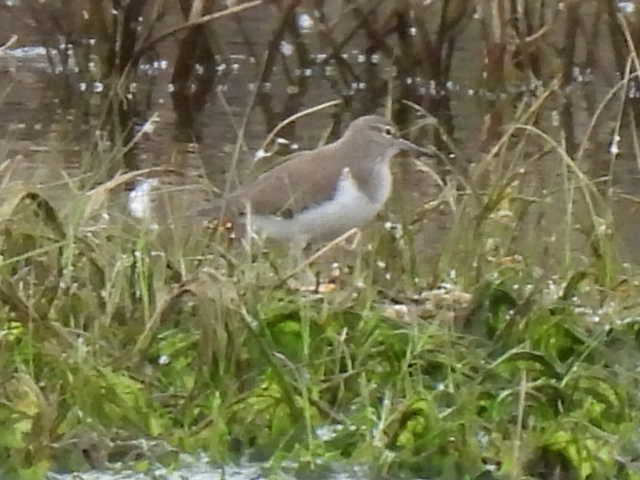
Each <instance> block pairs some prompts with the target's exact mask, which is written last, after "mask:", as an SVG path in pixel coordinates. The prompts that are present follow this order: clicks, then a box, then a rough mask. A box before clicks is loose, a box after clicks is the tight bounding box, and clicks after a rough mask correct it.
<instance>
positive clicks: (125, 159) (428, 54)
mask: <svg viewBox="0 0 640 480" xmlns="http://www.w3.org/2000/svg"><path fill="white" fill-rule="evenodd" d="M241 5H242V2H232V1H228V2H226V3H225V2H215V1H201V2H200V1H194V2H191V1H188V0H182V1H180V2H174V1H161V0H141V1H138V2H119V1H116V0H113V1H107V0H104V1H98V0H85V1H82V0H75V1H71V0H69V1H60V2H53V1H48V0H47V1H44V2H40V1H35V0H34V1H31V0H4V2H0V32H2V33H0V42H2V43H5V42H8V41H9V40H10V39H11V37H12V36H14V35H15V36H16V37H17V39H16V40H15V42H13V43H12V44H11V45H10V46H9V47H7V48H6V49H5V50H4V52H3V53H2V54H0V94H2V95H3V97H2V101H1V102H0V139H3V146H4V150H5V151H6V158H7V159H9V160H12V161H13V160H15V159H18V160H19V162H17V164H18V165H20V166H21V167H23V168H13V169H12V170H11V175H12V178H13V179H27V178H28V179H30V180H34V178H35V179H36V180H37V181H40V182H43V183H46V182H47V181H50V182H53V181H55V179H57V178H59V176H56V175H55V174H53V176H51V172H55V171H59V170H65V171H67V172H85V173H86V171H87V169H89V170H91V169H93V171H97V170H99V171H100V172H101V175H94V176H92V177H91V181H92V182H94V183H99V182H100V181H105V180H106V179H108V178H109V176H110V175H113V174H114V173H115V172H117V171H122V170H123V169H124V170H126V169H129V170H133V169H139V168H145V167H148V166H152V165H170V166H173V167H175V168H176V169H179V170H180V171H182V172H184V173H185V175H184V176H183V178H182V180H181V181H182V182H185V181H187V182H188V179H189V178H192V179H195V178H203V177H206V178H207V179H208V180H209V181H210V182H211V183H212V184H213V185H215V186H218V187H221V186H222V185H224V182H225V178H226V175H227V174H228V172H229V170H230V166H231V163H232V158H233V152H234V147H235V145H236V142H237V141H238V132H239V130H240V128H241V125H242V124H243V120H244V119H245V117H246V118H247V123H246V130H245V131H244V132H243V135H242V141H241V142H240V145H241V147H242V148H241V149H240V154H239V158H238V161H239V169H240V173H239V177H240V178H244V176H245V175H250V174H247V173H246V172H247V170H248V169H250V168H251V166H252V163H253V159H254V157H255V154H256V151H257V150H258V149H259V148H260V147H261V146H262V143H263V141H264V139H265V138H266V136H267V134H268V133H269V132H270V131H271V130H272V129H273V128H274V127H275V126H276V125H277V124H278V123H279V122H281V121H282V120H284V119H286V118H287V117H289V116H291V115H293V114H296V113H298V112H300V111H302V110H304V109H305V108H309V107H313V106H316V105H320V104H323V103H325V102H329V101H340V103H339V104H337V105H334V106H332V107H330V108H325V109H322V110H320V111H318V112H316V113H313V114H311V115H307V116H304V117H303V118H301V119H300V120H298V121H296V122H295V123H292V124H290V125H288V126H287V127H286V128H284V129H283V130H281V131H280V132H279V133H278V137H281V138H284V139H286V140H287V142H279V143H277V144H276V146H277V148H278V155H280V154H286V153H289V152H291V151H294V150H295V149H296V147H298V148H313V147H314V146H316V145H317V144H318V143H321V142H324V141H327V140H331V139H333V138H335V137H336V136H337V135H339V133H340V132H341V131H342V130H343V129H344V127H345V125H346V124H348V122H349V121H350V120H352V119H353V118H355V117H357V116H360V115H362V114H367V113H371V112H378V113H382V112H385V111H386V110H387V109H390V110H391V112H392V116H393V118H394V119H395V120H396V121H397V122H398V123H399V124H400V125H401V127H403V128H408V127H416V126H417V128H412V129H411V130H410V131H407V132H405V135H406V136H407V137H409V138H411V139H412V140H413V141H415V142H417V143H422V144H426V143H433V144H434V145H436V146H437V147H438V148H439V149H440V150H441V151H442V152H443V153H444V154H446V155H450V154H451V153H452V149H451V145H452V144H453V145H455V146H456V155H455V157H454V156H451V157H450V158H451V163H452V164H453V167H452V166H451V165H447V164H446V163H443V162H435V163H434V164H433V165H432V166H433V168H434V171H435V172H437V174H438V175H440V176H441V177H442V178H443V179H444V178H447V177H454V176H455V175H457V174H460V175H463V176H464V175H465V172H468V171H469V169H470V168H472V166H473V165H474V164H475V163H477V162H479V160H480V159H481V158H482V157H483V155H485V154H487V153H488V152H490V151H491V149H492V148H493V147H494V146H495V145H496V144H497V142H499V140H500V138H501V136H502V135H503V134H504V132H505V129H506V128H507V127H508V126H509V125H510V124H511V123H512V122H514V121H516V122H519V121H520V120H519V117H518V115H519V114H518V112H520V111H522V109H523V108H524V106H525V105H528V104H531V103H532V102H533V101H534V99H535V98H537V97H539V96H540V95H541V94H542V92H544V91H546V90H549V89H550V90H551V94H550V95H549V96H548V98H547V100H546V101H545V102H544V104H543V106H542V108H541V109H540V111H539V114H538V115H537V117H536V119H535V121H533V122H532V124H533V125H535V127H536V128H538V129H540V130H541V131H543V132H546V133H547V134H548V135H549V136H550V137H551V138H553V139H555V140H556V141H557V142H558V144H560V145H561V146H562V147H563V148H564V149H565V150H566V152H567V153H568V155H569V156H571V158H574V159H575V160H576V162H577V165H578V166H579V168H580V169H582V171H584V172H585V173H586V174H587V175H588V177H589V178H591V179H592V180H593V181H595V182H596V184H597V185H600V186H602V189H603V193H604V195H605V196H606V197H607V199H608V200H609V201H610V202H611V205H612V206H613V207H614V211H615V216H616V219H617V222H616V223H617V227H618V231H619V234H620V237H621V238H622V240H623V242H622V243H623V245H624V246H625V248H624V251H625V255H626V256H627V257H628V258H631V259H637V258H638V252H637V238H638V236H639V235H640V228H639V227H638V224H639V222H638V219H639V217H638V211H637V205H638V197H637V195H638V190H639V188H638V168H639V166H640V161H639V160H638V155H637V154H636V150H637V145H634V133H635V119H636V118H637V112H638V99H637V96H638V83H637V81H636V79H635V78H632V79H631V80H630V82H629V83H628V85H626V87H625V88H622V89H620V90H619V92H618V94H616V95H614V96H613V99H612V101H610V102H609V103H607V104H606V105H605V106H604V108H603V113H602V115H601V116H599V117H598V118H597V121H596V122H595V124H594V129H593V131H592V132H591V134H590V136H589V137H586V135H587V132H588V131H589V128H590V125H591V122H592V119H593V118H594V116H595V115H596V112H597V111H598V110H599V107H600V104H601V102H602V101H603V99H605V98H606V96H607V95H608V94H609V93H610V92H611V89H612V88H613V87H615V86H616V85H617V84H618V83H619V82H620V81H621V79H622V78H623V77H624V75H625V68H626V67H627V60H628V59H630V60H629V73H630V74H633V73H634V72H635V68H636V65H635V63H634V61H633V57H632V56H631V54H632V53H633V52H634V48H635V47H634V45H635V44H636V43H635V42H637V41H639V40H640V9H639V8H637V5H636V3H635V2H623V1H618V2H616V1H604V0H602V1H599V0H582V1H564V2H561V1H543V0H531V1H526V2H521V1H515V0H514V1H507V0H504V1H494V2H473V1H464V0H451V1H447V0H432V1H409V0H401V1H392V0H375V1H372V0H367V1H346V0H344V1H341V0H326V1H324V0H307V1H264V2H262V3H261V4H258V5H255V6H252V7H251V8H247V9H245V10H242V11H239V12H237V13H234V14H230V15H227V16H224V17H221V18H219V19H217V20H214V21H211V22H208V23H206V24H204V25H200V26H197V27H195V28H188V29H186V28H185V29H182V30H181V31H179V32H177V33H175V34H172V35H168V36H166V37H163V39H162V40H161V41H158V42H156V43H153V41H152V40H153V39H154V38H158V36H159V35H160V34H161V33H162V32H165V31H167V30H169V29H172V28H176V27H179V26H180V25H183V24H184V23H185V22H186V21H187V18H188V17H189V15H192V18H198V16H199V15H197V13H199V14H205V13H209V12H214V11H222V10H224V9H225V8H227V7H238V6H241ZM199 7H201V9H202V10H201V11H200V12H197V11H194V12H192V13H190V12H191V9H194V10H197V9H198V8H199ZM629 41H631V42H632V43H629ZM154 116H156V117H154ZM152 117H153V118H157V122H155V121H154V128H153V129H151V128H150V129H148V131H147V132H146V133H144V134H141V135H140V137H139V138H137V137H136V141H135V145H134V146H133V148H131V149H129V150H128V151H127V153H126V154H124V155H112V156H109V155H106V154H104V152H110V151H113V150H114V149H116V150H117V148H118V146H121V145H125V144H127V143H128V142H130V141H132V139H133V138H134V137H135V136H136V133H137V132H139V129H140V128H141V127H142V125H144V124H145V122H147V121H149V119H151V118H152ZM430 117H433V118H435V119H436V120H437V124H438V125H439V127H440V129H438V128H436V126H435V124H434V122H433V121H426V122H425V121H423V120H425V119H427V118H430ZM617 125H620V128H619V131H618V127H617ZM617 135H619V137H620V141H618V140H616V138H617V137H616V136H617ZM447 138H448V139H450V141H451V143H448V141H447V140H446V139H447ZM583 142H584V146H585V150H584V152H582V151H581V147H582V146H583ZM612 145H613V146H614V148H612ZM268 148H269V149H270V150H272V149H273V148H275V147H274V145H270V146H269V147H268ZM527 148H528V149H529V150H530V157H531V158H532V159H535V160H532V161H531V163H530V164H529V165H527V169H528V171H529V172H535V175H537V176H538V177H539V180H538V185H539V188H540V192H539V195H540V196H541V197H544V195H545V194H544V191H547V190H552V189H553V186H554V185H556V184H557V182H559V178H558V177H559V175H560V173H559V170H558V158H557V157H553V156H551V157H549V156H540V157H538V156H536V155H538V154H539V153H540V150H541V149H542V148H543V146H542V145H541V144H540V142H538V143H536V142H532V143H531V144H527ZM91 152H93V153H96V152H97V153H99V154H100V155H103V156H100V155H97V154H96V155H94V156H97V157H99V158H100V159H101V160H100V162H101V163H100V165H98V166H96V165H94V164H92V165H89V166H87V158H86V157H87V155H88V154H90V153H91ZM52 153H53V155H52ZM105 158H106V159H109V160H108V161H107V160H103V159H105ZM14 163H15V162H14ZM111 163H112V164H111ZM268 163H269V162H265V163H264V164H265V165H267V164H268ZM89 164H91V162H90V161H89ZM34 167H36V169H37V171H38V173H37V174H36V175H35V177H34V173H33V172H34ZM259 168H264V167H262V166H261V165H259ZM397 168H398V172H397V175H396V186H395V190H396V196H394V202H396V203H395V205H396V208H398V207H397V204H398V202H400V201H402V202H404V201H407V200H409V201H410V202H411V205H413V206H420V205H421V204H423V203H424V202H428V201H430V200H432V199H433V198H435V197H436V196H437V195H438V194H439V193H440V188H439V187H438V186H437V185H436V183H435V182H434V181H433V179H432V177H431V176H430V175H428V174H425V173H424V172H420V171H419V170H416V169H415V167H414V166H413V165H412V164H411V163H410V162H407V161H400V162H398V166H397ZM454 171H455V172H454ZM185 178H186V179H187V180H185ZM399 199H400V200H399ZM547 201H550V202H556V201H560V199H558V198H556V197H553V196H551V195H550V196H549V197H547ZM393 208H394V206H393V205H392V211H393ZM562 218H563V217H562V214H561V212H559V213H558V217H557V218H553V216H551V217H550V218H549V220H548V222H547V225H548V226H549V228H551V229H553V228H554V225H555V224H556V223H557V224H559V223H560V222H562ZM449 219H450V216H449V215H447V214H440V213H438V212H433V213H431V214H429V215H428V217H427V219H426V220H427V222H425V224H426V225H430V226H429V227H428V228H427V230H426V231H427V236H428V237H430V238H437V237H438V236H439V234H438V231H441V230H444V229H446V227H447V223H448V221H449Z"/></svg>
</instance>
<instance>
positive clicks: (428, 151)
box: [396, 138, 436, 157]
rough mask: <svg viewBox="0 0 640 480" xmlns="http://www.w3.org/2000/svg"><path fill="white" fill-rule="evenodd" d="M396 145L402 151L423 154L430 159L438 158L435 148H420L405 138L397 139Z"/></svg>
mask: <svg viewBox="0 0 640 480" xmlns="http://www.w3.org/2000/svg"><path fill="white" fill-rule="evenodd" d="M396 144H397V146H398V148H399V149H400V150H406V151H408V152H415V153H421V154H422V155H426V156H428V157H433V156H436V154H435V152H434V148H433V147H429V148H423V147H419V146H418V145H415V144H413V143H411V142H410V141H409V140H405V139H404V138H398V139H396Z"/></svg>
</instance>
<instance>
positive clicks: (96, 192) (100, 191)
mask: <svg viewBox="0 0 640 480" xmlns="http://www.w3.org/2000/svg"><path fill="white" fill-rule="evenodd" d="M161 172H162V173H175V174H179V173H180V171H178V170H176V169H175V168H170V167H151V168H145V169H143V170H136V171H134V172H128V173H124V174H121V175H118V176H116V177H115V178H113V179H111V180H109V181H108V182H106V183H103V184H102V185H100V186H98V187H96V188H94V189H93V190H90V191H88V192H87V196H88V197H89V202H88V203H87V206H86V207H85V211H84V218H85V219H86V218H88V217H90V216H91V215H92V214H93V213H95V211H96V210H97V209H98V208H100V206H101V205H102V203H103V202H104V201H105V200H106V199H107V196H108V194H109V193H110V192H111V190H113V189H115V188H117V187H119V186H120V185H122V184H123V183H127V182H129V181H131V180H133V179H134V178H138V177H141V176H143V175H147V174H149V173H161Z"/></svg>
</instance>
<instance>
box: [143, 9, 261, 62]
mask: <svg viewBox="0 0 640 480" xmlns="http://www.w3.org/2000/svg"><path fill="white" fill-rule="evenodd" d="M262 3H263V0H254V1H252V2H247V3H243V4H241V5H236V6H235V7H230V8H227V9H226V10H222V11H221V12H215V13H211V14H209V15H205V16H203V17H200V18H198V19H197V20H190V21H188V22H187V23H184V24H182V25H178V26H177V27H173V28H170V29H169V30H167V31H165V32H162V33H160V34H158V36H156V37H154V38H152V39H151V40H149V41H148V42H146V43H145V44H143V45H142V46H140V47H139V48H138V49H136V51H135V52H134V54H133V56H132V58H133V62H134V64H135V63H137V61H138V60H139V59H140V58H142V55H144V54H145V52H146V51H148V50H149V49H150V48H151V47H153V46H154V45H156V44H157V43H160V42H162V41H163V40H166V39H167V38H169V37H172V36H173V35H175V34H176V33H179V32H181V31H183V30H188V29H190V28H193V27H195V26H197V25H203V24H205V23H208V22H211V21H213V20H217V19H219V18H223V17H226V16H228V15H233V14H235V13H240V12H242V11H243V10H247V9H249V8H253V7H256V6H258V5H260V4H262Z"/></svg>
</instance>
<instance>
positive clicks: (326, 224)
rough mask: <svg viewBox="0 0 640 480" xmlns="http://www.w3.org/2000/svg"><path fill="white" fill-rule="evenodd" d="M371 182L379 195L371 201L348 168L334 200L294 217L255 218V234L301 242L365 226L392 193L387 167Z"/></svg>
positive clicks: (323, 238) (317, 239)
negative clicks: (375, 185) (374, 184)
mask: <svg viewBox="0 0 640 480" xmlns="http://www.w3.org/2000/svg"><path fill="white" fill-rule="evenodd" d="M372 181H374V182H376V184H377V185H378V187H377V188H376V195H375V196H374V197H373V198H369V197H368V196H367V195H365V194H364V193H363V192H362V191H361V190H360V189H359V188H358V186H357V184H356V183H355V181H354V179H353V177H352V176H351V171H350V170H349V169H348V168H345V169H344V170H343V172H342V175H341V176H340V180H339V182H338V187H337V189H336V193H335V195H334V197H333V199H331V200H329V201H328V202H324V203H322V204H319V205H316V206H313V207H310V208H307V209H306V210H304V211H302V212H301V213H299V214H298V215H295V216H294V217H293V218H282V217H278V216H276V215H254V216H253V217H252V228H253V229H254V231H255V232H256V233H259V234H261V235H264V236H267V237H271V238H275V239H278V240H286V241H295V242H300V243H307V242H309V241H327V240H331V239H333V238H335V237H338V236H340V235H342V234H343V233H345V232H347V231H349V230H351V229H352V228H360V227H362V226H364V225H365V224H366V223H367V222H369V221H370V220H371V219H372V218H373V217H374V216H375V215H376V214H377V213H378V212H379V211H380V209H381V208H382V206H383V205H384V203H385V202H386V200H387V198H388V197H389V195H390V193H391V183H392V178H391V172H390V170H389V166H388V164H387V165H384V163H382V164H381V165H380V166H379V167H377V168H376V169H375V170H374V172H373V178H372Z"/></svg>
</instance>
